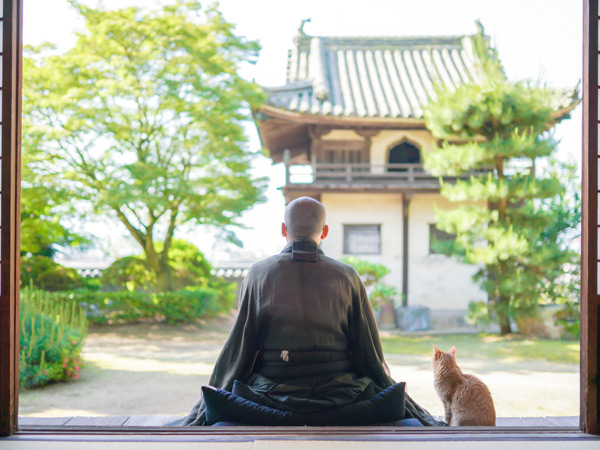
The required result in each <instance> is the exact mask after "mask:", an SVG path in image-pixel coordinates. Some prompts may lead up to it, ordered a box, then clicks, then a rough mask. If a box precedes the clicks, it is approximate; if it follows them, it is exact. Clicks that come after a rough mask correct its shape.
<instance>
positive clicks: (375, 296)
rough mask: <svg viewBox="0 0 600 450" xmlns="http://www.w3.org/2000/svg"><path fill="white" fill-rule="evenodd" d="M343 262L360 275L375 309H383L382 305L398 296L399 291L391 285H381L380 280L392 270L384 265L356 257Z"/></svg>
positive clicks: (350, 257) (345, 259)
mask: <svg viewBox="0 0 600 450" xmlns="http://www.w3.org/2000/svg"><path fill="white" fill-rule="evenodd" d="M342 262H345V263H346V264H350V265H351V266H352V267H354V268H355V269H356V271H357V272H358V274H359V275H360V277H361V279H362V281H363V283H364V285H365V287H366V288H367V293H368V295H369V301H370V302H371V307H372V308H373V309H378V308H380V307H381V305H382V303H384V302H386V301H390V300H392V301H393V299H394V297H397V296H398V289H396V288H395V287H394V286H391V285H389V284H384V283H381V282H380V280H381V279H382V278H383V277H385V276H386V275H387V274H388V273H390V269H388V268H387V267H385V266H384V265H383V264H377V263H373V262H371V261H367V260H366V259H359V258H356V257H354V256H349V257H347V258H344V259H342Z"/></svg>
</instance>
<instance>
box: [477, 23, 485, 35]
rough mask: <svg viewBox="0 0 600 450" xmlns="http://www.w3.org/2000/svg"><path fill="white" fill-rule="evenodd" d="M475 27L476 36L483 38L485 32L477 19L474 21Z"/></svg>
mask: <svg viewBox="0 0 600 450" xmlns="http://www.w3.org/2000/svg"><path fill="white" fill-rule="evenodd" d="M475 26H476V27H477V34H479V35H481V36H483V35H484V34H485V32H484V30H483V24H482V23H481V20H479V19H477V20H476V21H475Z"/></svg>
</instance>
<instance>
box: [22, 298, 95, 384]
mask: <svg viewBox="0 0 600 450" xmlns="http://www.w3.org/2000/svg"><path fill="white" fill-rule="evenodd" d="M20 321H21V327H20V328H21V329H20V349H19V350H20V364H19V381H20V383H21V386H23V387H25V388H32V387H38V386H43V385H45V384H48V383H51V382H56V381H69V380H72V379H77V378H78V377H79V371H80V369H81V368H82V367H83V361H82V360H81V359H80V354H81V349H82V347H83V342H84V340H85V338H86V336H87V319H86V317H85V311H84V310H83V308H82V307H81V306H79V305H78V304H77V303H76V302H74V301H72V300H65V299H61V298H59V296H58V295H56V294H54V293H49V292H44V291H40V290H37V289H31V288H25V289H22V290H21V302H20Z"/></svg>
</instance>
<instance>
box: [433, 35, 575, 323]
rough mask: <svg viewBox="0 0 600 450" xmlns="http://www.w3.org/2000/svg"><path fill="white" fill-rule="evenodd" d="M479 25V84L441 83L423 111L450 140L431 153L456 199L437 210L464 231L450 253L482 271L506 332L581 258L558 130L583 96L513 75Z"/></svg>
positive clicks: (490, 307) (445, 191) (440, 221)
mask: <svg viewBox="0 0 600 450" xmlns="http://www.w3.org/2000/svg"><path fill="white" fill-rule="evenodd" d="M481 31H482V29H480V34H478V35H476V36H474V37H473V48H474V53H475V57H476V60H477V61H478V67H477V70H478V72H477V80H474V81H473V82H471V83H468V84H465V85H462V86H460V87H458V88H456V89H451V88H448V87H444V86H442V87H441V88H439V89H438V90H437V92H436V98H435V99H432V100H431V101H430V103H429V105H428V107H427V109H426V111H425V120H426V124H427V127H428V128H429V130H430V131H431V132H432V133H433V135H434V136H435V137H436V138H438V139H440V140H441V141H442V145H441V148H439V149H438V150H436V151H434V152H430V153H429V154H425V155H424V159H425V167H426V168H427V170H429V171H430V172H431V173H432V174H434V175H439V176H441V180H442V181H441V183H442V188H441V194H442V195H443V196H444V197H446V198H447V199H449V200H450V201H451V202H456V204H457V207H456V208H455V209H451V210H447V211H441V210H437V211H436V221H437V227H438V228H439V229H440V230H442V231H445V232H447V233H452V234H454V235H456V240H455V241H454V242H453V243H452V244H451V245H449V246H446V248H445V251H446V253H447V254H451V255H459V256H460V257H462V258H464V260H465V261H466V262H468V263H471V264H476V265H478V266H479V267H480V270H478V272H477V273H476V275H475V276H474V280H475V281H476V282H477V283H478V284H479V285H480V286H481V287H482V288H483V289H484V290H485V291H486V292H487V294H488V304H487V308H486V310H487V311H489V313H490V315H491V316H492V318H493V319H494V320H495V321H497V322H498V323H499V325H500V330H501V333H502V334H507V333H510V332H511V331H512V330H511V325H510V319H511V318H515V317H518V316H519V315H520V314H534V313H535V310H536V307H537V305H538V304H539V302H540V299H541V298H542V297H543V296H544V294H545V293H547V290H548V286H552V285H553V283H556V280H557V278H560V276H559V274H560V273H561V271H562V270H563V268H564V267H565V265H566V264H568V263H572V262H573V258H574V257H576V255H575V254H574V252H573V251H572V250H570V249H569V248H568V245H567V244H568V243H567V240H566V239H565V235H566V234H567V233H568V232H569V230H572V229H573V228H574V227H575V226H576V224H577V223H578V221H579V211H578V208H574V209H572V210H567V211H563V214H557V211H562V209H561V208H564V207H565V206H566V203H565V200H564V195H565V180H563V179H561V177H563V176H565V174H566V175H568V177H569V178H571V179H573V177H574V175H573V172H572V171H566V170H560V168H556V167H557V166H556V164H553V163H551V160H552V155H553V153H554V151H555V150H556V148H557V141H556V140H555V139H554V138H553V135H552V132H551V130H552V128H553V127H554V126H555V125H556V123H558V122H559V121H561V120H563V119H565V118H567V117H568V112H569V111H570V110H571V109H572V107H573V106H574V105H576V103H577V102H578V98H577V89H575V91H574V92H575V93H574V94H573V93H571V96H567V95H566V94H565V93H564V92H559V91H557V90H552V89H549V88H547V87H545V86H541V85H539V83H538V84H535V83H529V82H523V81H518V82H513V81H510V80H509V79H508V78H507V76H506V74H505V73H504V70H503V68H502V65H501V63H500V62H499V60H498V57H497V54H496V52H495V51H494V50H493V49H490V47H489V45H488V41H487V38H486V37H485V36H484V35H483V33H482V32H481ZM565 101H566V102H565ZM561 106H562V109H561ZM536 166H537V170H536ZM542 168H543V170H540V169H542ZM555 168H556V169H555ZM468 173H471V174H472V175H471V176H470V177H468V178H465V177H464V176H463V177H461V178H460V179H459V180H458V181H456V182H449V181H444V178H445V177H446V180H448V179H449V177H455V176H457V175H464V174H468Z"/></svg>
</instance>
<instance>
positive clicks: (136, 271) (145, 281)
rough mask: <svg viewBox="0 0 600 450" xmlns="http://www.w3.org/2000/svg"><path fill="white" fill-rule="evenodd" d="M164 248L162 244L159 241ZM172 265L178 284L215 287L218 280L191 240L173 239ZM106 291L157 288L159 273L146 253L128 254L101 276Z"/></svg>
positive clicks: (174, 280)
mask: <svg viewBox="0 0 600 450" xmlns="http://www.w3.org/2000/svg"><path fill="white" fill-rule="evenodd" d="M157 247H158V248H161V243H158V244H157ZM169 265H170V266H171V268H172V271H173V283H174V285H175V287H176V288H177V289H178V290H179V289H184V288H186V287H188V286H191V287H206V286H213V285H214V284H215V283H216V282H217V280H215V279H213V277H212V275H211V273H210V272H211V270H212V266H211V264H210V263H209V262H208V260H207V259H206V257H205V256H204V254H203V253H202V252H201V251H200V250H198V247H196V246H195V245H194V244H192V243H191V242H187V241H185V240H183V239H173V242H172V244H171V250H170V252H169ZM100 283H101V285H102V289H103V290H107V291H119V290H129V291H148V292H154V291H156V290H157V288H158V286H157V282H156V274H155V273H154V272H153V271H152V269H151V268H150V267H149V265H148V263H147V262H146V261H145V260H144V258H143V257H142V256H126V257H124V258H119V259H117V260H115V261H114V262H113V263H112V264H111V265H110V266H108V267H107V268H106V269H105V270H104V271H103V272H102V276H101V277H100Z"/></svg>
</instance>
